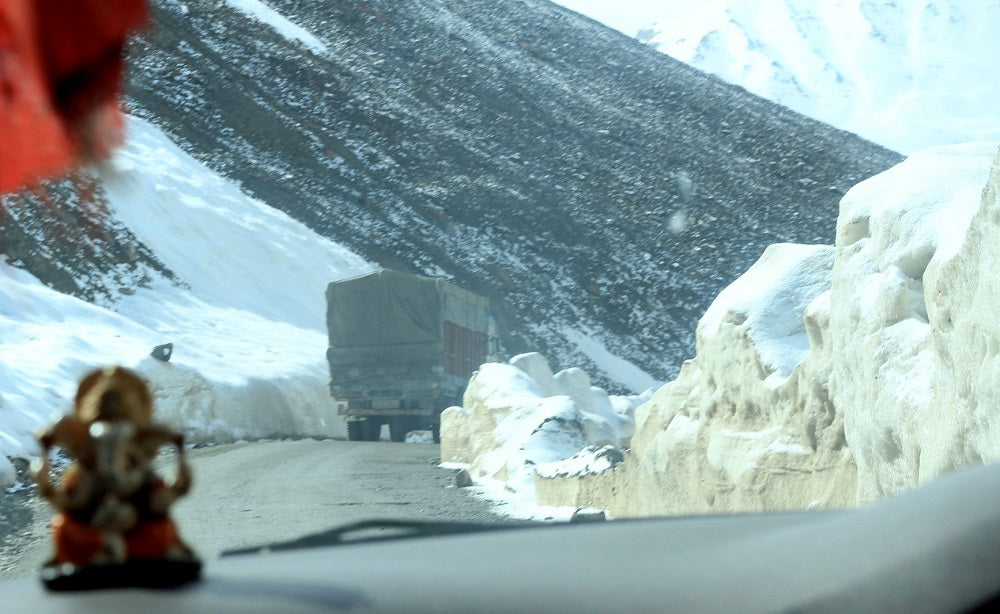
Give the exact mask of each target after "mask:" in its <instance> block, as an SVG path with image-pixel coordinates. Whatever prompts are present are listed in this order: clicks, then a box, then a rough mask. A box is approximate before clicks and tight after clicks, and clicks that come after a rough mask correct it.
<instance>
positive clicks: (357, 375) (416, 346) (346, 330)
mask: <svg viewBox="0 0 1000 614" xmlns="http://www.w3.org/2000/svg"><path fill="white" fill-rule="evenodd" d="M326 299H327V316H326V317H327V330H328V331H329V336H330V345H329V349H328V350H327V357H328V359H329V361H330V374H331V383H333V384H350V383H359V384H360V383H363V382H372V381H375V380H380V379H384V378H385V377H386V376H390V375H391V376H394V377H399V376H400V375H402V374H404V373H405V374H409V375H415V374H418V373H423V374H429V373H431V372H432V370H433V369H434V367H438V368H439V369H440V368H443V367H444V361H445V356H444V353H445V344H444V330H445V323H446V322H450V323H451V324H454V325H456V326H460V327H462V328H464V329H468V330H470V331H474V332H477V333H483V335H485V334H486V333H487V328H488V324H489V301H488V300H487V299H486V298H484V297H481V296H478V295H476V294H473V293H472V292H469V291H467V290H463V289H462V288H459V287H457V286H454V285H452V284H450V283H448V282H446V281H444V280H443V279H437V278H433V277H424V276H420V275H411V274H408V273H400V272H397V271H392V270H390V269H380V270H378V271H374V272H372V273H368V274H365V275H360V276H357V277H352V278H349V279H344V280H340V281H337V282H333V283H331V284H329V285H328V286H327V290H326ZM477 366H478V365H477ZM466 377H467V375H466Z"/></svg>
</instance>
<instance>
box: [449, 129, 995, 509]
mask: <svg viewBox="0 0 1000 614" xmlns="http://www.w3.org/2000/svg"><path fill="white" fill-rule="evenodd" d="M984 186H985V189H984ZM998 240H1000V149H998V147H997V144H996V143H992V144H990V143H974V144H965V145H958V146H949V147H942V148H935V149H928V150H925V151H922V152H920V153H918V154H915V155H913V156H911V157H910V158H908V159H907V160H906V161H905V162H903V163H901V164H900V165H898V166H896V167H894V168H892V169H890V170H889V171H886V172H885V173H882V174H880V175H878V176H876V177H874V178H872V179H870V180H868V181H865V182H862V183H860V184H859V185H857V186H856V187H855V188H853V189H852V190H851V191H850V192H848V194H847V195H846V196H845V197H844V199H843V201H842V202H841V208H840V217H839V220H838V225H837V240H836V245H835V246H834V247H830V246H815V245H813V246H804V245H790V244H784V245H775V246H772V247H770V248H768V249H767V250H766V251H765V252H764V253H763V255H762V256H761V257H760V259H759V260H758V261H757V262H756V263H755V264H754V266H753V267H751V268H750V269H749V270H748V271H747V272H746V273H745V274H744V275H743V276H741V277H740V278H739V279H737V280H736V281H735V282H733V283H732V284H731V285H730V286H729V287H727V288H726V289H725V290H724V291H723V292H722V293H720V294H719V296H718V297H717V298H716V300H715V301H714V302H713V304H712V306H711V308H710V309H709V310H708V311H707V312H706V314H705V315H704V317H703V318H702V319H701V321H700V323H699V326H698V354H697V356H696V357H695V358H694V359H693V360H691V361H688V362H687V363H685V365H684V367H683V368H682V370H681V374H680V376H679V377H678V378H677V379H676V380H675V381H673V382H671V383H669V384H667V385H665V386H663V387H662V388H661V389H660V390H658V391H657V392H656V393H655V394H654V395H653V397H652V399H651V400H650V401H649V402H648V403H646V404H644V405H642V406H640V407H639V408H638V409H636V410H635V428H636V431H635V435H634V436H633V437H632V439H631V441H630V447H629V449H628V450H625V451H624V452H623V453H621V454H619V457H620V458H619V462H617V463H608V462H603V463H602V462H598V461H600V460H602V459H605V460H606V459H607V458H609V456H610V455H609V453H608V452H607V451H603V452H602V454H603V456H602V458H600V459H599V458H596V454H597V452H596V451H593V450H590V451H584V453H583V454H581V455H578V456H577V457H576V458H572V459H568V457H567V454H565V452H564V453H563V454H562V456H563V457H564V459H565V460H564V462H561V463H554V464H550V465H549V466H547V467H546V468H545V470H544V471H542V470H539V469H537V467H535V468H534V470H535V473H536V475H535V480H534V482H535V484H534V485H535V489H536V492H537V497H538V499H537V501H538V502H539V503H542V504H545V505H563V506H573V507H575V506H578V505H584V506H596V507H601V508H609V509H610V510H611V511H612V513H613V514H614V515H616V516H632V515H649V514H703V513H720V512H732V511H764V510H777V509H805V508H813V507H843V506H853V505H858V504H865V503H868V502H871V501H873V500H875V499H878V498H880V497H883V496H885V495H889V494H893V493H896V492H899V491H901V490H903V489H906V488H910V487H913V486H915V485H917V484H922V483H925V482H927V481H929V480H932V479H934V478H936V477H938V476H940V475H942V474H944V473H947V472H949V471H953V470H955V469H957V468H960V467H963V466H966V465H970V464H977V463H983V462H996V461H998V460H1000V414H998V412H997V407H998V401H1000V399H998V394H997V389H996V384H995V382H996V379H997V377H998V376H1000V373H998V371H1000V358H998V356H1000V324H998V322H997V319H996V317H995V315H996V314H995V312H996V296H997V294H998V292H1000V273H998V271H1000V263H998V262H997V260H998V258H997V256H996V250H995V249H994V246H995V245H996V242H997V241H998ZM476 392H477V391H476V390H474V389H470V392H469V395H467V397H466V399H465V401H466V404H467V405H468V406H469V407H473V408H474V407H480V406H483V405H486V406H487V407H488V406H489V403H490V401H489V399H488V398H477V397H476ZM494 405H496V403H494ZM508 405H516V403H514V402H513V400H512V399H508ZM532 407H533V405H532V404H531V403H526V404H524V406H515V407H508V408H507V409H506V410H505V411H506V412H507V413H508V414H509V415H520V416H521V420H522V421H523V422H525V423H529V424H530V423H531V422H532V420H534V421H535V422H536V423H537V422H539V421H541V420H543V419H544V418H545V417H546V416H545V414H544V412H539V411H536V412H534V413H532V412H530V411H527V412H526V411H525V410H526V409H528V410H530V409H531V408H532ZM470 424H472V423H468V422H467V423H460V424H458V425H455V426H461V427H465V428H464V430H463V429H462V428H456V429H455V431H456V432H454V433H453V432H449V431H446V430H444V429H442V449H443V450H445V449H447V450H450V451H451V452H450V453H451V454H453V455H454V456H456V457H458V458H461V459H462V460H464V461H465V462H468V463H471V466H472V467H473V469H476V468H479V469H478V470H477V471H476V474H475V475H474V477H479V475H483V476H484V477H486V478H493V477H495V476H494V475H493V474H490V473H489V471H487V470H486V468H484V466H483V463H481V462H479V461H481V460H482V459H487V458H488V459H490V461H491V463H492V466H497V465H498V464H499V463H500V460H499V459H498V458H497V456H498V455H503V456H504V457H505V458H507V459H509V461H510V462H511V463H517V461H518V460H521V462H522V464H523V463H524V461H523V459H522V458H521V457H519V456H518V455H517V454H512V453H509V452H508V453H506V454H504V451H505V450H518V449H523V446H524V445H525V443H526V442H527V441H528V439H529V438H528V437H523V438H522V439H521V442H520V445H521V446H522V447H521V448H519V447H518V443H517V442H513V443H512V442H510V441H504V442H503V445H496V446H493V447H490V446H488V445H487V446H485V447H484V446H480V448H478V449H477V448H476V447H475V446H473V445H467V444H465V443H464V442H477V443H479V444H482V443H489V442H490V441H491V440H490V438H489V436H488V434H487V435H484V433H483V432H477V431H475V430H471V431H470V428H469V426H470ZM449 426H452V425H449ZM476 426H477V427H479V428H480V429H481V430H483V431H486V433H490V432H491V431H494V432H495V431H496V430H497V428H498V427H495V426H491V425H489V424H488V423H487V422H486V421H480V422H479V423H477V424H476ZM550 426H551V427H553V428H554V425H550ZM508 430H509V429H508ZM560 430H561V431H562V432H563V434H564V436H565V437H569V436H571V435H573V434H574V433H576V431H577V429H576V428H574V427H573V426H572V425H563V427H562V429H560ZM546 437H547V438H548V440H552V441H559V434H557V433H546ZM456 447H457V448H458V450H455V449H454V448H456ZM581 447H583V446H581ZM538 456H539V457H542V456H544V455H543V454H540V453H539V454H538ZM588 461H589V462H588ZM477 462H479V464H477ZM528 468H529V469H532V467H528ZM507 471H508V473H509V474H510V475H516V473H517V472H516V471H514V470H513V469H510V468H508V470H507ZM520 483H521V481H520V480H517V481H516V482H515V485H517V486H519V485H520Z"/></svg>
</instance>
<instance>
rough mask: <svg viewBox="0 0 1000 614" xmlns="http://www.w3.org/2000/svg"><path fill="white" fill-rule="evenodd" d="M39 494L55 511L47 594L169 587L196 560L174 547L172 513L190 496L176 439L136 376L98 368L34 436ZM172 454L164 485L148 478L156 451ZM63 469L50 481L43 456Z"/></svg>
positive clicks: (188, 577)
mask: <svg viewBox="0 0 1000 614" xmlns="http://www.w3.org/2000/svg"><path fill="white" fill-rule="evenodd" d="M39 441H40V443H41V446H42V459H41V465H40V467H39V469H38V471H37V473H36V483H37V485H38V492H39V493H40V494H41V495H42V496H43V497H45V498H46V499H48V500H49V502H50V503H51V504H52V505H53V507H54V508H55V509H56V514H55V516H54V518H53V520H52V538H53V542H54V546H55V548H54V549H55V553H54V555H53V557H52V559H51V560H50V561H49V562H48V563H46V564H45V566H44V567H43V568H42V581H43V582H44V583H45V585H46V586H47V587H48V588H50V589H53V590H75V589H91V588H103V587H113V586H150V587H165V586H176V585H180V584H184V583H187V582H190V581H193V580H195V579H197V578H198V576H199V575H200V572H201V561H200V560H199V559H198V558H197V557H196V556H195V555H194V554H193V553H192V551H191V549H190V548H189V547H188V546H187V545H186V544H185V543H184V542H183V541H182V540H181V538H180V535H179V533H178V531H177V526H176V525H175V524H174V521H173V519H172V518H171V516H170V507H171V506H172V505H173V503H174V502H175V501H176V500H177V499H178V498H180V497H181V496H183V495H185V494H186V493H187V492H188V490H189V489H190V487H191V469H190V467H189V466H188V463H187V459H186V457H185V455H184V437H183V436H182V435H181V434H180V433H177V432H175V431H173V430H172V429H170V428H169V427H167V426H165V425H162V424H158V423H156V422H154V421H153V399H152V395H151V394H150V392H149V388H148V387H147V386H146V384H145V382H144V381H143V380H142V378H140V377H139V376H138V375H137V374H136V373H134V372H133V371H130V370H128V369H125V368H123V367H114V366H112V367H105V368H102V369H98V370H96V371H93V372H91V373H90V374H88V375H87V376H86V377H84V378H83V380H82V381H81V382H80V386H79V389H78V390H77V393H76V399H75V402H74V408H73V413H71V414H68V415H66V416H64V417H62V418H61V419H60V420H59V421H58V422H56V423H55V424H54V425H52V426H51V427H50V428H49V429H47V430H46V431H45V432H43V433H42V434H41V435H40V436H39ZM164 446H173V447H175V448H176V451H177V452H176V457H177V470H176V476H175V477H174V479H173V480H172V481H171V482H169V483H168V482H167V481H166V480H165V479H164V478H162V477H160V475H159V474H158V473H157V472H156V471H154V469H153V459H154V458H155V457H156V455H157V453H158V451H159V450H160V448H162V447H164ZM54 448H60V449H62V451H63V453H64V455H65V456H66V457H68V458H69V459H70V461H71V462H70V464H69V466H68V467H66V469H65V470H64V471H63V472H62V475H61V477H60V478H59V479H58V480H57V481H55V482H53V479H52V477H51V467H50V463H51V458H50V457H51V452H52V450H53V449H54Z"/></svg>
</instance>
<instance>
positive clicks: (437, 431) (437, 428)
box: [431, 422, 441, 443]
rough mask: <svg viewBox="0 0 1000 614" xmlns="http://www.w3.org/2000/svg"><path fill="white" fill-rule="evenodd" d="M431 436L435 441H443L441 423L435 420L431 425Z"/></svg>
mask: <svg viewBox="0 0 1000 614" xmlns="http://www.w3.org/2000/svg"><path fill="white" fill-rule="evenodd" d="M431 437H432V438H433V439H434V443H441V423H440V422H435V423H434V424H432V425H431Z"/></svg>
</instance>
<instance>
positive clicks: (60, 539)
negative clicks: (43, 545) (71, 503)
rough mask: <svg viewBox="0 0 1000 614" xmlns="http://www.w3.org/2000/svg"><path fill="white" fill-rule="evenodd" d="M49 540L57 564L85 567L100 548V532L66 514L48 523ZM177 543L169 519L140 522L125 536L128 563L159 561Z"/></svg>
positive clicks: (161, 518) (174, 528)
mask: <svg viewBox="0 0 1000 614" xmlns="http://www.w3.org/2000/svg"><path fill="white" fill-rule="evenodd" d="M52 537H53V539H54V540H55V543H56V561H57V562H59V563H72V564H74V565H89V564H91V563H93V561H94V557H95V556H97V554H98V553H99V552H100V551H101V547H102V546H103V545H104V536H103V535H102V534H101V532H100V531H98V530H97V529H95V528H94V527H92V526H90V525H89V524H86V523H84V522H80V521H79V520H76V519H74V518H72V517H70V516H67V515H66V514H56V516H55V517H54V518H53V519H52ZM178 543H180V538H179V537H178V535H177V526H176V525H175V524H174V521H173V520H171V519H170V517H160V518H154V519H151V520H145V521H142V522H140V523H139V524H137V525H136V526H134V527H132V528H131V529H129V530H128V531H127V532H126V533H125V550H126V556H127V557H128V558H129V559H162V558H164V557H165V556H166V554H167V549H169V548H170V547H171V546H173V545H175V544H178Z"/></svg>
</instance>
